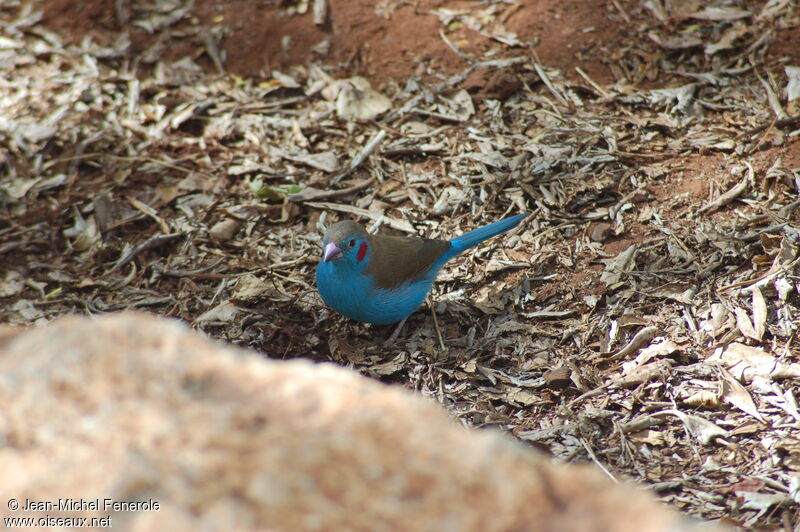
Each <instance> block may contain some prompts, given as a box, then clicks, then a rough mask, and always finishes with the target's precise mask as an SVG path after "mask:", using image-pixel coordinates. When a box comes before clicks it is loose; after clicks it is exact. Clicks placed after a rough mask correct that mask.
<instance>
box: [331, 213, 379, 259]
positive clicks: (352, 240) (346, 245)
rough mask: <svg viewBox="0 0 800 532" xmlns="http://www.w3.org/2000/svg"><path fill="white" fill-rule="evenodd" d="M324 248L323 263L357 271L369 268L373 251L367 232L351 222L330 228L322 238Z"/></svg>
mask: <svg viewBox="0 0 800 532" xmlns="http://www.w3.org/2000/svg"><path fill="white" fill-rule="evenodd" d="M322 247H323V250H322V262H333V263H338V264H343V265H348V266H350V267H353V268H355V269H357V270H361V269H363V268H366V267H367V263H368V262H369V257H370V254H371V251H372V250H371V244H370V241H369V234H368V233H367V231H366V230H365V229H364V228H363V227H361V226H360V225H358V224H357V223H355V222H351V221H349V220H346V221H344V222H338V223H335V224H333V225H332V226H330V227H329V228H328V230H327V231H325V236H324V237H323V238H322ZM338 261H342V262H338Z"/></svg>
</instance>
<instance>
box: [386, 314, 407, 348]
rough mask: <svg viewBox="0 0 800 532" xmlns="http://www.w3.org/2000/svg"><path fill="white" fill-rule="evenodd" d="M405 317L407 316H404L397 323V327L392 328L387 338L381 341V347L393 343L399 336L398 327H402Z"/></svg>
mask: <svg viewBox="0 0 800 532" xmlns="http://www.w3.org/2000/svg"><path fill="white" fill-rule="evenodd" d="M407 319H408V317H405V318H403V320H402V321H401V322H400V323H398V324H397V327H395V328H394V332H392V335H391V336H390V337H389V339H388V340H386V341H385V342H383V347H389V346H390V345H392V344H393V343H394V341H395V340H397V337H398V336H400V329H402V328H403V325H405V324H406V320H407Z"/></svg>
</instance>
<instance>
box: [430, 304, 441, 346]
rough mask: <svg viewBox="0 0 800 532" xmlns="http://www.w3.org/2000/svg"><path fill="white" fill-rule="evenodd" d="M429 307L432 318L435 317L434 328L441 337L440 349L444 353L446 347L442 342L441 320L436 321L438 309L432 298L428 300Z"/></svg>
mask: <svg viewBox="0 0 800 532" xmlns="http://www.w3.org/2000/svg"><path fill="white" fill-rule="evenodd" d="M428 306H429V307H430V308H431V316H433V326H434V327H435V328H436V336H438V337H439V347H441V348H442V351H444V350H445V347H444V340H442V330H441V329H440V328H439V320H437V319H436V308H435V307H434V305H433V301H431V299H430V298H428Z"/></svg>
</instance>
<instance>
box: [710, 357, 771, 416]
mask: <svg viewBox="0 0 800 532" xmlns="http://www.w3.org/2000/svg"><path fill="white" fill-rule="evenodd" d="M719 371H720V375H721V376H722V398H723V399H725V400H726V401H727V402H729V403H730V404H732V405H733V406H735V407H736V408H738V409H739V410H741V411H742V412H744V413H746V414H750V415H751V416H753V417H754V418H756V419H757V420H759V421H761V422H762V423H766V420H765V419H764V417H763V416H762V415H761V414H760V413H759V411H758V408H757V407H756V404H755V402H754V401H753V398H752V397H751V396H750V392H748V391H747V389H746V388H745V387H744V386H742V385H741V384H739V381H737V380H736V379H734V378H733V375H731V374H730V373H729V372H728V371H727V370H726V369H725V368H722V367H720V368H719Z"/></svg>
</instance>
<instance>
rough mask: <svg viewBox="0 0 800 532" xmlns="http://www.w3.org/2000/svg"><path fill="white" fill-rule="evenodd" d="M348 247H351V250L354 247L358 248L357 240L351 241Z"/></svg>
mask: <svg viewBox="0 0 800 532" xmlns="http://www.w3.org/2000/svg"><path fill="white" fill-rule="evenodd" d="M347 245H348V246H350V247H351V248H354V247H356V241H355V240H351V241H350V242H348V243H347Z"/></svg>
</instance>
